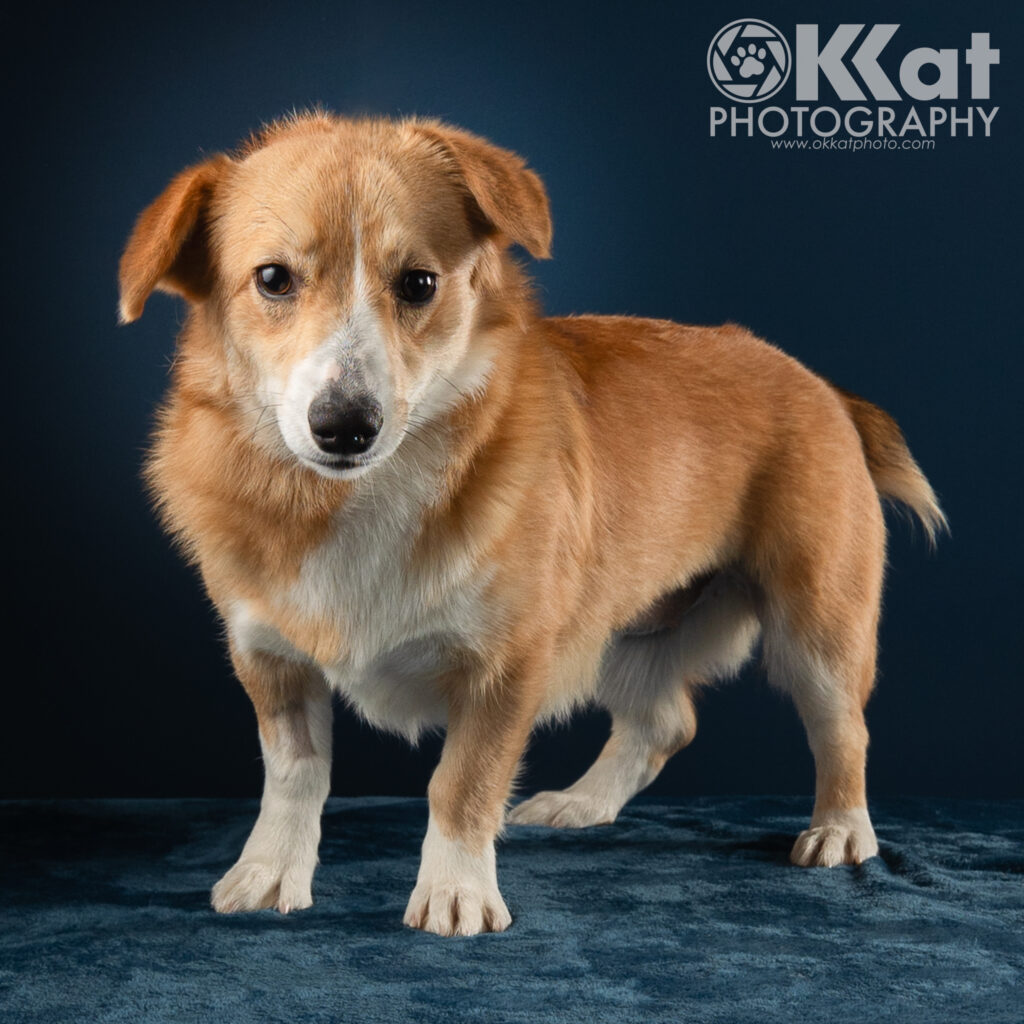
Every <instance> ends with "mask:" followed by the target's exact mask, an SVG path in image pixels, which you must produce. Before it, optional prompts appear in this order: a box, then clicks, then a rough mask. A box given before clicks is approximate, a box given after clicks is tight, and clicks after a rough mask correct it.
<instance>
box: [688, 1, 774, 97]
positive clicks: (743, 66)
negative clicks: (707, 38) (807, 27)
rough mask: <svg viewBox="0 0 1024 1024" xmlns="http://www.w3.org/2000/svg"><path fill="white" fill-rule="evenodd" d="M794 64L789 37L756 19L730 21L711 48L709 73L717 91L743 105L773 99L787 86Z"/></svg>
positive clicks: (713, 41) (709, 50)
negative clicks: (787, 40) (772, 97)
mask: <svg viewBox="0 0 1024 1024" xmlns="http://www.w3.org/2000/svg"><path fill="white" fill-rule="evenodd" d="M792 65H793V57H792V54H791V52H790V49H789V43H788V42H786V37H785V36H784V35H783V34H782V33H781V32H780V31H779V30H778V29H777V28H776V27H775V26H774V25H769V24H768V22H766V21H758V20H756V19H754V18H743V19H741V20H740V21H733V22H730V23H729V24H728V25H726V26H725V27H724V28H722V29H720V30H719V31H718V33H717V34H716V35H715V38H714V39H712V41H711V46H709V47H708V74H709V75H710V76H711V81H712V82H714V83H715V88H717V89H718V91H719V92H720V93H722V94H723V95H725V96H728V97H729V99H732V100H739V101H740V102H741V103H760V102H761V100H766V99H768V97H769V96H774V95H775V94H776V93H777V92H778V91H779V90H780V89H781V88H782V87H783V86H784V85H785V84H786V80H787V79H788V78H789V73H790V70H791V69H792Z"/></svg>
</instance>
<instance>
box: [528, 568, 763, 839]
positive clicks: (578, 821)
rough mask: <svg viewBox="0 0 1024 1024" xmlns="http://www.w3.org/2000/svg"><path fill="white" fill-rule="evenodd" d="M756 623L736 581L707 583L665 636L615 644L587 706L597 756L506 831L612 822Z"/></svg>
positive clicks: (742, 652)
mask: <svg viewBox="0 0 1024 1024" xmlns="http://www.w3.org/2000/svg"><path fill="white" fill-rule="evenodd" d="M759 628H760V627H759V622H758V618H757V614H756V609H755V605H754V601H753V598H752V596H751V592H750V590H749V588H748V586H747V584H746V583H745V581H744V580H742V579H741V578H739V577H737V576H734V575H733V574H731V573H721V574H719V575H717V576H715V577H714V578H712V580H711V581H710V582H709V583H707V584H706V585H705V586H704V587H703V589H702V590H701V592H700V595H699V597H698V599H697V600H696V603H694V604H693V605H692V606H691V607H690V608H689V609H688V610H687V611H686V612H685V614H684V615H683V617H682V619H681V620H680V622H679V623H678V624H677V625H675V626H674V628H671V629H668V630H665V631H662V632H657V633H652V634H649V635H643V636H624V637H621V638H619V639H618V640H617V641H616V642H615V643H614V644H613V645H612V646H611V647H610V648H609V650H608V652H607V654H606V656H605V659H604V661H603V663H602V666H601V675H600V679H599V681H598V687H597V701H598V703H600V704H601V705H603V706H604V707H606V708H607V709H608V710H609V711H610V712H611V715H612V732H611V736H610V737H609V739H608V742H607V743H606V744H605V747H604V749H603V750H602V751H601V754H600V756H599V757H598V759H597V760H596V761H595V762H594V764H593V765H592V766H591V767H590V769H589V770H588V771H587V772H586V774H585V775H583V776H582V778H580V779H579V780H578V781H577V782H575V783H574V784H573V785H572V786H570V787H569V788H568V789H565V790H560V791H554V792H542V793H538V794H537V795H536V796H534V797H531V798H530V799H529V800H526V801H524V802H523V803H521V804H519V805H517V806H516V807H515V808H514V809H513V810H512V811H511V813H510V814H509V817H508V821H509V823H510V824H513V825H551V826H554V827H559V828H585V827H586V826H588V825H600V824H606V823H608V822H612V821H614V820H615V818H616V817H617V816H618V813H619V811H621V810H622V808H623V806H625V804H626V803H627V802H628V801H629V800H630V799H632V797H633V796H635V795H636V794H637V793H638V792H640V790H642V789H644V788H645V787H646V786H648V785H650V783H651V782H653V781H654V779H655V778H656V777H657V775H658V773H659V772H660V771H661V769H662V767H663V766H664V765H665V762H666V761H668V759H669V758H670V757H671V756H672V755H673V754H674V753H676V752H677V751H678V750H681V749H682V748H683V747H685V746H686V745H687V744H688V743H689V742H690V741H691V740H692V739H693V737H694V735H695V734H696V732H697V717H696V713H695V710H694V706H693V691H694V688H695V687H696V686H697V685H699V684H700V683H703V682H710V681H713V680H715V679H720V678H723V677H726V676H729V675H732V674H735V673H736V672H737V671H738V670H739V668H740V666H741V665H742V664H743V662H745V661H746V660H747V658H748V657H749V656H750V651H751V648H752V646H753V644H754V642H755V640H756V639H757V636H758V632H759Z"/></svg>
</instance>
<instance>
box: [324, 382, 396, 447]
mask: <svg viewBox="0 0 1024 1024" xmlns="http://www.w3.org/2000/svg"><path fill="white" fill-rule="evenodd" d="M383 425H384V415H383V413H382V412H381V408H380V405H379V404H378V403H377V401H376V400H375V399H373V398H371V397H370V396H369V395H358V396H352V395H348V394H345V393H344V392H343V391H342V390H341V389H340V388H338V387H329V388H327V389H326V390H325V391H322V392H321V393H320V394H319V395H317V397H316V398H315V399H313V402H312V404H311V405H310V407H309V429H310V433H312V435H313V440H314V441H315V442H316V446H317V447H318V448H319V449H320V450H321V451H322V452H327V453H328V454H329V455H362V454H364V453H365V452H368V451H369V450H370V449H371V448H372V447H373V445H374V442H375V441H376V440H377V436H378V434H380V430H381V427H382V426H383Z"/></svg>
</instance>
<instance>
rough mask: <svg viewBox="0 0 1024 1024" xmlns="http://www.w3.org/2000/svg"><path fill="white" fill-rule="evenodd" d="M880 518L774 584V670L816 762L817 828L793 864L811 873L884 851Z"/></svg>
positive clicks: (770, 631)
mask: <svg viewBox="0 0 1024 1024" xmlns="http://www.w3.org/2000/svg"><path fill="white" fill-rule="evenodd" d="M876 507H877V506H876ZM871 511H872V510H870V509H869V511H868V512H867V513H865V514H864V515H863V517H862V519H861V521H860V522H858V523H857V524H856V529H855V530H851V531H850V533H849V536H846V535H844V534H843V533H840V531H839V530H838V529H836V530H835V534H836V535H838V540H839V542H838V543H837V539H836V537H833V538H832V539H831V540H830V543H829V547H828V557H822V556H820V555H819V556H818V557H808V556H807V552H806V550H805V551H804V552H803V557H788V558H787V557H783V558H782V559H780V562H781V564H780V565H779V566H778V567H777V569H776V572H775V573H774V575H773V579H772V580H771V581H770V582H768V583H766V586H765V609H764V654H765V667H766V668H767V670H768V677H769V680H770V681H771V682H772V684H773V685H775V686H777V687H778V688H779V689H782V690H784V691H785V692H787V693H789V694H790V695H791V696H792V698H793V701H794V703H795V704H796V706H797V710H798V711H799V713H800V718H801V719H802V721H803V724H804V728H805V729H806V731H807V739H808V743H809V745H810V748H811V752H812V753H813V755H814V764H815V772H816V785H815V797H814V811H813V814H812V817H811V824H810V828H808V829H807V830H806V831H804V832H802V833H801V834H800V836H799V837H798V838H797V840H796V843H795V845H794V847H793V851H792V853H791V857H790V859H791V860H792V861H793V863H795V864H799V865H802V866H804V867H813V866H821V867H833V866H835V865H837V864H859V863H861V862H862V861H864V860H867V859H868V858H869V857H873V856H875V855H876V854H877V853H878V841H877V840H876V838H875V832H874V829H873V827H872V825H871V819H870V817H869V816H868V808H867V796H866V787H865V764H866V759H867V747H868V731H867V726H866V725H865V722H864V706H865V704H866V703H867V699H868V696H869V695H870V693H871V689H872V686H873V684H874V677H875V656H876V634H877V629H878V616H879V605H880V594H881V581H882V564H883V558H884V550H883V549H884V532H883V526H882V522H881V512H880V511H877V512H876V514H875V515H874V516H872V515H871V514H870V513H871ZM836 521H837V522H839V520H838V517H837V519H836ZM840 525H841V523H840Z"/></svg>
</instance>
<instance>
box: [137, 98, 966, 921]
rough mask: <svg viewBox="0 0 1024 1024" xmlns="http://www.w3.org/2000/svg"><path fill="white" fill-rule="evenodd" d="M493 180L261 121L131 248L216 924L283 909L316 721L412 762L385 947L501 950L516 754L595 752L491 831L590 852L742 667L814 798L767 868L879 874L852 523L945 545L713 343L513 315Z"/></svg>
mask: <svg viewBox="0 0 1024 1024" xmlns="http://www.w3.org/2000/svg"><path fill="white" fill-rule="evenodd" d="M551 234H552V228H551V219H550V213H549V206H548V199H547V196H546V193H545V190H544V187H543V185H542V183H541V181H540V179H539V178H538V177H537V175H536V174H535V173H534V172H533V171H531V170H529V169H528V168H527V166H526V165H525V163H524V162H523V161H522V160H521V159H520V158H519V157H518V156H516V155H514V154H513V153H511V152H508V151H506V150H503V149H501V148H499V147H497V146H494V145H492V144H491V143H489V142H488V141H486V140H484V139H482V138H479V137H477V136H475V135H472V134H470V133H468V132H465V131H462V130H460V129H456V128H454V127H451V126H448V125H446V124H444V123H441V122H438V121H434V120H427V119H409V120H397V121H391V120H387V119H372V118H371V119H355V120H349V119H344V118H339V117H335V116H333V115H331V114H328V113H326V112H323V111H315V112H311V113H306V114H300V115H293V116H291V117H289V118H286V119H283V120H280V121H277V122H274V123H273V124H270V125H269V126H267V127H266V128H265V129H263V130H262V131H260V132H259V133H258V134H256V135H254V136H253V137H252V138H251V139H250V140H249V141H248V142H247V143H245V144H243V145H242V146H241V147H240V148H239V149H238V150H237V151H236V152H234V153H233V154H231V155H223V154H220V155H215V156H212V157H210V158H209V159H206V160H204V161H203V162H202V163H199V164H198V165H196V166H193V167H190V168H188V169H186V170H185V171H183V172H182V173H180V174H179V175H178V176H177V177H176V178H174V180H173V181H172V182H171V183H170V185H169V186H168V187H167V189H166V190H165V191H164V192H163V194H162V195H160V196H159V198H157V199H156V200H155V201H154V202H153V203H152V205H150V206H149V207H148V208H147V209H146V210H145V211H144V212H143V213H142V214H141V215H140V216H139V218H138V220H137V222H136V224H135V227H134V230H133V231H132V233H131V236H130V238H129V241H128V243H127V246H126V248H125V251H124V254H123V257H122V259H121V263H120V290H121V299H120V318H121V320H122V322H125V323H127V322H130V321H133V320H135V319H136V318H138V317H139V316H140V315H141V313H142V311H143V307H144V305H145V303H146V301H147V298H148V296H149V295H150V293H151V292H152V291H153V290H154V289H159V290H162V291H165V292H170V293H173V294H177V295H180V296H183V297H184V298H185V300H186V301H187V303H188V307H189V311H188V317H187V320H186V322H185V324H184V327H183V329H182V331H181V334H180V338H179V341H178V348H177V356H176V359H175V361H174V366H173V372H172V378H173V379H172V383H171V386H170V390H169V393H168V395H167V397H166V400H165V402H164V404H163V406H162V408H161V410H160V412H159V416H158V422H157V425H156V428H155V435H154V441H153V446H152V449H151V451H150V454H149V456H148V459H147V464H146V469H145V475H146V479H147V481H148V484H149V486H150V488H151V490H152V493H153V495H154V498H155V502H156V505H157V507H158V509H159V513H160V515H161V517H162V520H163V522H164V524H165V525H166V527H167V529H168V530H169V531H170V533H171V534H172V535H173V536H174V537H175V538H176V539H177V541H178V542H179V544H180V545H181V547H182V549H183V550H184V553H185V555H186V556H187V557H188V559H189V560H190V561H191V562H192V563H194V564H195V565H196V566H197V567H198V569H199V571H200V573H201V576H202V579H203V583H204V585H205V588H206V591H207V593H208V594H209V596H210V598H211V599H212V601H213V603H214V605H215V606H216V608H217V610H218V612H219V614H220V616H221V618H222V619H223V622H224V625H225V628H226V633H227V638H228V644H229V648H230V654H231V659H232V663H233V666H234V669H235V672H236V674H237V676H238V678H239V680H240V681H241V683H242V685H243V687H244V688H245V690H246V692H247V693H248V695H249V697H250V698H251V700H252V703H253V705H254V707H255V710H256V715H257V718H258V725H259V736H260V743H261V746H262V751H263V758H264V766H265V788H264V794H263V800H262V804H261V808H260V812H259V816H258V818H257V820H256V823H255V826H254V827H253V830H252V833H251V835H250V837H249V839H248V841H247V842H246V844H245V846H244V849H243V850H242V853H241V856H240V858H239V860H238V862H237V863H236V864H235V865H234V866H233V867H232V868H231V869H230V870H229V871H228V872H227V874H225V875H224V877H223V878H222V879H221V880H220V881H219V882H217V884H216V885H215V886H214V888H213V892H212V904H213V907H214V908H215V909H216V910H218V911H221V912H234V911H248V910H256V909H258V908H266V907H276V908H277V909H278V910H280V911H281V912H288V911H291V910H298V909H300V908H304V907H308V906H310V905H311V903H312V895H311V886H312V878H313V873H314V868H315V866H316V864H317V847H318V845H319V840H320V815H321V811H322V807H323V804H324V801H325V799H326V797H327V794H328V787H329V765H330V757H331V715H332V711H331V698H332V694H334V693H338V694H340V695H341V696H342V697H343V698H344V700H345V701H346V702H347V703H348V704H349V705H351V706H352V707H353V708H355V709H356V710H357V712H358V713H359V714H360V715H362V716H363V717H364V718H365V719H366V720H367V721H368V722H370V723H372V724H374V725H376V726H380V727H382V728H384V729H389V730H392V731H395V732H398V733H400V734H403V735H405V736H406V737H408V738H409V739H410V740H412V741H414V740H415V739H416V738H417V737H418V736H419V735H420V734H421V733H422V732H423V730H425V729H433V728H441V727H443V728H444V729H445V730H446V733H445V743H444V748H443V752H442V755H441V758H440V762H439V764H438V766H437V769H436V771H435V773H434V775H433V778H432V780H431V782H430V785H429V791H428V793H429V821H428V825H427V831H426V837H425V839H424V842H423V849H422V858H421V862H420V867H419V873H418V877H417V880H416V884H415V887H414V889H413V891H412V895H411V897H410V899H409V903H408V907H407V910H406V912H405V918H404V920H405V923H406V924H407V925H410V926H412V927H413V928H420V929H425V930H426V931H429V932H434V933H437V934H440V935H453V934H459V935H471V934H475V933H478V932H486V931H494V932H499V931H502V930H504V929H505V928H507V927H508V926H509V924H510V923H511V917H510V915H509V912H508V909H507V907H506V905H505V902H504V900H503V899H502V896H501V893H500V891H499V889H498V882H497V874H496V866H495V846H494V844H495V839H496V837H497V836H498V834H499V832H500V831H501V829H502V828H503V825H504V823H505V819H506V810H507V803H508V801H509V798H510V793H511V790H512V787H513V783H514V778H515V773H516V770H517V766H518V764H519V762H520V759H521V758H522V756H523V753H524V750H525V747H526V744H527V742H528V739H529V736H530V733H531V730H532V729H533V728H534V726H535V724H536V723H538V722H542V721H545V720H551V719H554V718H560V717H565V716H567V715H568V714H569V713H570V712H571V711H572V710H573V709H575V708H578V707H580V706H581V705H584V704H587V703H594V704H597V705H600V706H602V707H604V708H606V709H607V710H608V711H609V712H610V714H611V719H612V729H611V735H610V738H609V739H608V742H607V744H606V746H605V747H604V749H603V751H602V752H601V754H600V756H599V757H598V759H597V761H596V762H595V764H594V765H593V766H592V767H591V768H590V769H589V771H587V772H586V774H584V775H583V776H582V778H580V779H579V781H577V782H576V783H575V784H574V785H572V786H570V787H569V788H568V789H567V790H565V791H563V792H542V793H539V794H537V795H535V796H533V797H532V798H531V799H528V800H526V801H525V802H521V803H519V804H518V805H517V806H515V807H514V809H513V810H512V811H511V813H510V814H509V815H508V819H507V820H508V822H509V823H511V824H541V825H549V826H556V827H569V828H582V827H585V826H589V825H596V824H599V823H606V822H611V821H614V820H615V817H616V815H617V814H618V813H619V811H620V810H621V809H622V807H623V805H624V804H625V803H626V802H627V801H628V800H629V799H630V798H631V797H632V796H633V795H634V794H636V793H637V792H638V791H639V790H641V789H643V788H644V787H645V786H647V785H648V784H649V783H650V782H651V781H652V780H653V779H654V778H655V776H656V775H657V774H658V772H659V771H660V769H661V768H662V766H663V765H664V764H665V762H666V761H667V760H668V758H670V757H671V756H672V755H673V754H674V753H676V752H677V751H679V750H680V749H681V748H683V747H685V746H686V745H687V744H688V743H689V742H690V741H691V740H692V739H693V736H694V733H695V730H696V718H695V713H694V694H695V692H696V691H697V690H698V689H699V688H700V687H701V686H704V685H705V684H708V683H710V682H712V681H714V680H718V679H722V678H724V677H728V676H731V675H734V674H735V673H736V672H737V671H738V669H739V668H740V666H741V665H743V664H744V662H746V661H747V660H748V659H749V658H750V657H751V656H752V654H753V652H754V650H755V648H758V649H759V650H760V651H761V652H762V658H763V663H764V666H765V669H766V671H767V675H768V678H769V680H770V682H771V683H772V684H774V685H775V686H776V687H778V688H780V689H781V690H783V691H784V692H786V693H788V694H789V695H790V696H791V697H792V699H793V700H794V702H795V703H796V706H797V709H798V712H799V714H800V716H801V718H802V720H803V723H804V725H805V727H806V732H807V736H808V741H809V744H810V748H811V751H812V752H813V755H814V760H815V767H816V777H817V782H816V793H815V802H814V809H813V816H812V818H811V821H810V824H809V826H808V828H807V829H806V831H804V832H803V833H802V834H801V835H800V836H799V837H798V838H797V839H796V844H795V846H794V847H793V851H792V856H791V859H792V860H793V861H794V862H795V863H797V864H800V865H806V866H810V865H822V866H833V865H837V864H844V863H854V864H856V863H859V862H861V861H863V860H865V859H866V858H869V857H872V856H874V855H875V854H876V853H877V851H878V844H877V841H876V838H875V833H874V830H873V828H872V824H871V821H870V818H869V815H868V809H867V800H866V795H865V756H866V749H867V743H868V734H867V730H866V728H865V723H864V716H863V709H864V705H865V703H866V701H867V699H868V695H869V694H870V692H871V690H872V686H873V682H874V677H875V657H876V632H877V627H878V619H879V605H880V593H881V588H882V577H883V565H884V561H885V543H886V530H885V524H884V519H883V512H882V505H881V500H882V499H889V500H893V501H896V502H900V503H902V504H904V505H906V506H907V507H908V508H909V509H910V510H911V511H912V512H913V513H914V514H915V515H916V517H917V518H918V519H919V520H920V522H921V523H922V524H923V526H924V529H925V531H926V532H927V534H928V536H929V538H930V539H931V540H932V541H934V539H935V537H936V535H937V534H939V533H940V532H941V531H942V530H943V529H945V527H946V521H945V518H944V515H943V512H942V510H941V509H940V507H939V504H938V502H937V500H936V497H935V494H934V493H933V491H932V488H931V486H930V485H929V483H928V481H927V480H926V479H925V477H924V475H923V474H922V472H921V470H920V469H919V468H918V466H917V464H916V463H915V461H914V459H913V458H912V457H911V455H910V452H909V450H908V448H907V445H906V443H905V441H904V439H903V436H902V434H901V432H900V430H899V428H898V427H897V425H896V424H895V422H894V421H893V420H892V419H891V418H890V417H889V416H888V415H887V414H886V413H884V412H883V411H881V410H880V409H878V408H877V407H875V406H874V405H872V404H871V403H869V402H867V401H865V400H864V399H862V398H859V397H857V396H855V395H853V394H850V393H848V392H845V391H842V390H840V389H838V388H836V387H834V386H832V385H831V384H830V383H828V382H826V381H825V380H823V379H822V378H821V377H818V376H816V375H815V374H813V373H812V372H811V371H809V370H808V369H806V368H805V367H803V366H802V365H801V364H800V363H798V362H796V361H795V360H794V359H792V358H790V357H788V356H787V355H785V354H783V352H781V351H780V350H779V349H777V348H775V347H773V346H772V345H770V344H768V343H766V342H764V341H761V340H759V339H757V338H756V337H754V336H753V335H752V334H750V333H749V332H748V331H747V330H745V329H743V328H741V327H738V326H734V325H726V326H722V327H687V326H680V325H677V324H674V323H670V322H666V321H658V320H644V319H638V318H631V317H612V316H573V317H560V318H548V319H545V318H543V316H542V315H541V313H540V311H539V310H538V307H537V305H536V303H535V300H534V297H533V294H532V292H531V288H530V285H529V282H528V280H527V278H526V276H525V274H524V272H523V270H522V269H521V267H520V265H519V264H518V263H517V262H516V260H515V259H514V258H513V257H512V255H511V254H510V251H509V250H510V248H511V246H512V245H513V244H515V245H518V246H520V247H521V248H522V249H524V250H526V252H527V253H529V254H530V255H531V256H533V257H535V258H538V259H539V258H546V257H548V256H549V254H550V245H551Z"/></svg>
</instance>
